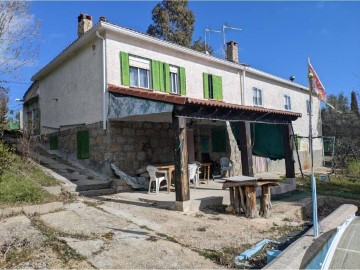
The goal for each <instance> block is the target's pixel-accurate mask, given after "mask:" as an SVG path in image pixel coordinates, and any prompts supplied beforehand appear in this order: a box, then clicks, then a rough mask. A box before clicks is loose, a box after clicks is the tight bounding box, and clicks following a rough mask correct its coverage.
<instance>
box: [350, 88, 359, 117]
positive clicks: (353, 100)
mask: <svg viewBox="0 0 360 270" xmlns="http://www.w3.org/2000/svg"><path fill="white" fill-rule="evenodd" d="M350 108H351V111H353V112H354V113H355V114H356V115H359V116H360V114H359V106H358V102H357V98H356V93H355V91H352V92H351V105H350Z"/></svg>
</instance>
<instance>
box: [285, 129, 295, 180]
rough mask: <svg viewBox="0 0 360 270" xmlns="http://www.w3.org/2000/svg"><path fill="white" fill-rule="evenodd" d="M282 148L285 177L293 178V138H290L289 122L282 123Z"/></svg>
mask: <svg viewBox="0 0 360 270" xmlns="http://www.w3.org/2000/svg"><path fill="white" fill-rule="evenodd" d="M283 134H284V149H285V170H286V178H295V160H294V156H293V151H294V143H293V142H294V140H293V138H292V135H293V134H292V131H291V124H287V125H284V133H283Z"/></svg>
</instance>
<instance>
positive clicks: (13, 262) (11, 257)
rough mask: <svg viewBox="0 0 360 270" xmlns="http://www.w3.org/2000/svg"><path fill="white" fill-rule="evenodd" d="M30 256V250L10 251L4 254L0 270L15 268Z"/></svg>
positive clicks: (0, 262)
mask: <svg viewBox="0 0 360 270" xmlns="http://www.w3.org/2000/svg"><path fill="white" fill-rule="evenodd" d="M31 255H32V251H31V249H30V248H24V249H14V250H11V251H9V252H8V253H7V254H6V256H5V258H4V259H3V260H2V261H0V267H1V269H4V268H6V269H8V268H13V267H16V266H17V265H18V264H20V263H22V262H25V261H27V260H28V259H29V258H31Z"/></svg>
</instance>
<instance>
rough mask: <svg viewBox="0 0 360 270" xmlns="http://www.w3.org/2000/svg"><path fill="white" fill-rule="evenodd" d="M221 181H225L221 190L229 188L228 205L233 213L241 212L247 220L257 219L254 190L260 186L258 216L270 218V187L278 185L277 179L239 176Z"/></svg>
mask: <svg viewBox="0 0 360 270" xmlns="http://www.w3.org/2000/svg"><path fill="white" fill-rule="evenodd" d="M223 180H225V182H224V184H223V187H222V188H223V189H226V188H229V191H230V204H231V206H232V208H233V212H235V213H240V212H241V210H242V211H243V212H244V213H245V216H246V217H248V218H255V217H257V211H256V189H257V187H259V186H261V197H260V211H259V215H260V216H261V217H264V218H269V217H270V209H271V189H270V187H271V186H277V185H279V184H278V181H279V180H278V179H266V178H256V177H250V176H243V175H239V176H233V177H228V178H223Z"/></svg>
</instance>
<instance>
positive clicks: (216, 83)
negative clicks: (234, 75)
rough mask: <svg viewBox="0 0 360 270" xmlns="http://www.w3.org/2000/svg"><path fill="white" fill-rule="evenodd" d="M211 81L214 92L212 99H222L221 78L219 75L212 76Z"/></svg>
mask: <svg viewBox="0 0 360 270" xmlns="http://www.w3.org/2000/svg"><path fill="white" fill-rule="evenodd" d="M212 80H213V81H212V83H213V93H214V99H216V100H222V99H223V96H222V78H221V76H216V75H213V76H212Z"/></svg>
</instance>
